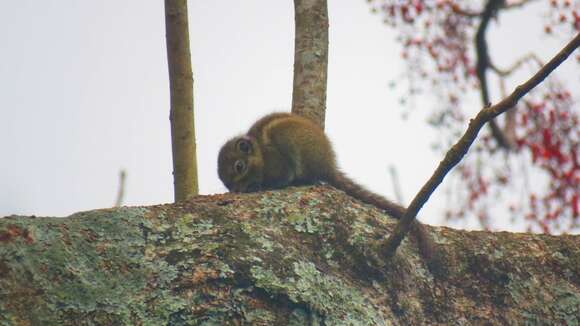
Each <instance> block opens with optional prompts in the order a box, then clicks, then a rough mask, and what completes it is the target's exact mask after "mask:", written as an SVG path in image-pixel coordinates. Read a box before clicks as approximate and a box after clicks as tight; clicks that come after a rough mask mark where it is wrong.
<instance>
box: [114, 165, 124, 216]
mask: <svg viewBox="0 0 580 326" xmlns="http://www.w3.org/2000/svg"><path fill="white" fill-rule="evenodd" d="M126 179H127V171H126V170H125V169H121V171H119V190H118V191H117V199H116V200H115V206H113V207H120V206H122V205H123V198H125V180H126Z"/></svg>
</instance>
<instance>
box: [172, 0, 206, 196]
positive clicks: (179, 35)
mask: <svg viewBox="0 0 580 326" xmlns="http://www.w3.org/2000/svg"><path fill="white" fill-rule="evenodd" d="M188 25H189V24H188V20H187V0H165V29H166V39H167V63H168V65H169V88H170V96H171V111H170V114H169V119H170V120H171V147H172V152H173V189H174V197H175V201H181V200H185V199H187V198H188V197H191V196H193V195H195V194H197V192H198V185H197V160H196V155H195V153H196V146H195V128H194V120H193V73H192V72H191V54H190V52H189V27H188Z"/></svg>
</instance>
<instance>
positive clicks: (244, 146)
mask: <svg viewBox="0 0 580 326" xmlns="http://www.w3.org/2000/svg"><path fill="white" fill-rule="evenodd" d="M238 149H239V150H240V152H242V153H245V154H248V153H249V152H250V150H251V149H252V145H251V144H250V142H249V141H248V140H246V139H240V141H239V142H238Z"/></svg>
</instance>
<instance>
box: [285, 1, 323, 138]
mask: <svg viewBox="0 0 580 326" xmlns="http://www.w3.org/2000/svg"><path fill="white" fill-rule="evenodd" d="M294 15H295V29H296V32H295V36H294V85H293V87H292V113H296V114H299V115H301V116H304V117H307V118H310V119H311V120H313V121H314V122H316V123H317V124H318V125H320V126H321V127H322V128H323V129H324V119H325V113H326V79H327V69H328V6H327V3H326V0H294Z"/></svg>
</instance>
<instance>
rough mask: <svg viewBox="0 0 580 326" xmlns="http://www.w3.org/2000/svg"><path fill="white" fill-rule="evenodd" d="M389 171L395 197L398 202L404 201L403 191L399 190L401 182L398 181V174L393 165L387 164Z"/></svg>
mask: <svg viewBox="0 0 580 326" xmlns="http://www.w3.org/2000/svg"><path fill="white" fill-rule="evenodd" d="M389 173H390V174H391V180H392V181H393V190H394V191H395V198H396V199H397V202H398V203H404V200H403V192H402V191H401V183H400V182H399V174H398V173H397V169H396V168H395V166H394V165H390V166H389Z"/></svg>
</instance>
